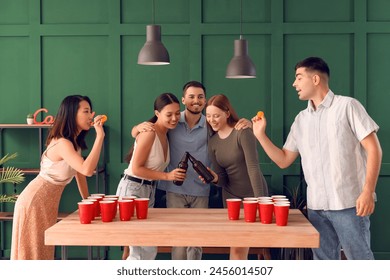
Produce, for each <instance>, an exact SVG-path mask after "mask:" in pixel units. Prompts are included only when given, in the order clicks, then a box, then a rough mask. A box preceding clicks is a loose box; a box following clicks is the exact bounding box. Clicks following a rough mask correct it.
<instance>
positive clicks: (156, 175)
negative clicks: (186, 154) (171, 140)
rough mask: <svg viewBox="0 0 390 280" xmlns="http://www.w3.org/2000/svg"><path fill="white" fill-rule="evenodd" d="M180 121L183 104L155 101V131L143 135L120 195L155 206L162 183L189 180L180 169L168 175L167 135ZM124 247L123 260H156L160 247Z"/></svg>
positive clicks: (165, 97)
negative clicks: (158, 187) (139, 199)
mask: <svg viewBox="0 0 390 280" xmlns="http://www.w3.org/2000/svg"><path fill="white" fill-rule="evenodd" d="M179 119H180V104H179V100H178V99H177V97H176V96H175V95H173V94H172V93H163V94H161V95H160V96H158V97H157V98H156V100H155V101H154V116H153V118H151V119H150V120H149V122H152V123H154V131H146V132H143V133H139V134H138V135H137V137H136V139H135V142H134V145H133V147H132V148H131V149H130V152H129V154H128V155H127V156H126V160H127V161H128V162H129V166H128V168H127V169H125V171H124V176H123V177H122V179H121V180H120V182H119V185H118V189H117V193H116V194H117V195H119V196H120V197H122V196H130V195H135V196H137V197H143V198H149V199H150V200H149V207H153V206H154V200H155V197H154V196H155V192H156V182H157V181H158V180H167V181H173V180H179V181H183V180H184V179H185V170H183V169H180V168H176V169H174V170H172V171H171V172H164V170H165V168H166V167H167V166H168V163H169V160H170V158H169V144H168V138H167V132H168V130H169V129H173V128H175V127H176V125H177V124H178V122H179ZM128 248H129V247H127V246H125V247H124V252H123V256H122V259H126V258H127V259H130V260H153V259H155V257H156V255H157V247H145V246H143V247H140V246H130V254H129V253H128Z"/></svg>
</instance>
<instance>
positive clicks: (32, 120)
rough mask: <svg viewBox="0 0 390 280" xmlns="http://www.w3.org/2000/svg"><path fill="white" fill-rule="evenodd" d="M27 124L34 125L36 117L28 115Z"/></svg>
mask: <svg viewBox="0 0 390 280" xmlns="http://www.w3.org/2000/svg"><path fill="white" fill-rule="evenodd" d="M27 124H34V115H33V114H28V115H27Z"/></svg>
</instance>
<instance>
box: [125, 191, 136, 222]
mask: <svg viewBox="0 0 390 280" xmlns="http://www.w3.org/2000/svg"><path fill="white" fill-rule="evenodd" d="M136 198H138V197H136V196H135V195H130V196H122V199H123V200H134V203H133V204H134V207H133V210H132V211H133V212H131V213H132V214H131V216H132V217H135V199H136Z"/></svg>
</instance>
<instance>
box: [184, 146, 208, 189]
mask: <svg viewBox="0 0 390 280" xmlns="http://www.w3.org/2000/svg"><path fill="white" fill-rule="evenodd" d="M187 153H188V152H187ZM188 158H189V159H190V161H191V163H192V167H193V168H194V170H195V171H196V173H198V174H199V176H202V177H203V179H204V180H205V182H206V183H210V182H211V181H212V180H214V176H213V174H211V172H210V171H209V170H208V169H207V168H206V166H204V164H203V163H202V162H201V161H199V160H197V159H196V158H194V157H193V156H192V155H190V153H188Z"/></svg>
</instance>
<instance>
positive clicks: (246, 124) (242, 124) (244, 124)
mask: <svg viewBox="0 0 390 280" xmlns="http://www.w3.org/2000/svg"><path fill="white" fill-rule="evenodd" d="M248 127H249V128H252V122H251V121H250V120H247V119H245V118H242V119H240V120H239V121H238V122H237V123H236V125H235V126H234V128H235V129H236V130H240V129H245V128H248Z"/></svg>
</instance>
